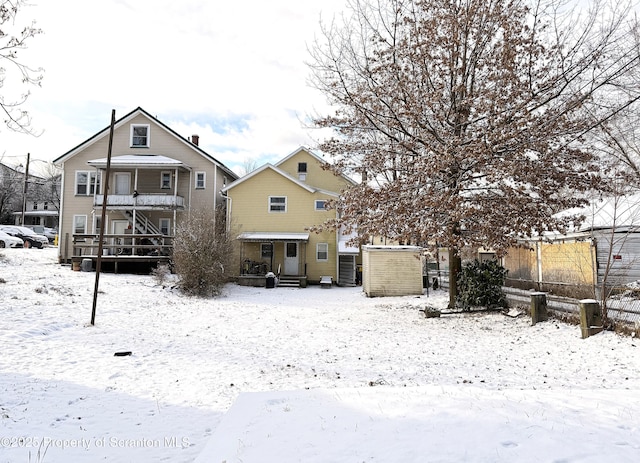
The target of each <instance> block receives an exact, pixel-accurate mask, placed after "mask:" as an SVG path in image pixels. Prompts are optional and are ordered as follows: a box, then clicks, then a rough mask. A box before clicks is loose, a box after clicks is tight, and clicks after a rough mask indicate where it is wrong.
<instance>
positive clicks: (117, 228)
mask: <svg viewBox="0 0 640 463" xmlns="http://www.w3.org/2000/svg"><path fill="white" fill-rule="evenodd" d="M128 227H129V221H128V220H112V221H111V233H112V234H114V235H122V234H124V233H125V230H126V229H127V228H128ZM111 244H112V245H113V246H114V247H112V248H111V253H112V254H122V248H119V247H118V246H121V245H123V244H124V240H123V239H122V238H113V242H112V243H111Z"/></svg>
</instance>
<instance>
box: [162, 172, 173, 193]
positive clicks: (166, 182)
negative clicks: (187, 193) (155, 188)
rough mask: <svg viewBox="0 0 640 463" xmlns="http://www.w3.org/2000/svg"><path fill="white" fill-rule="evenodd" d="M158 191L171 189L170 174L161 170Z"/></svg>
mask: <svg viewBox="0 0 640 463" xmlns="http://www.w3.org/2000/svg"><path fill="white" fill-rule="evenodd" d="M160 189H161V190H170V189H171V172H170V171H168V170H163V171H162V172H160Z"/></svg>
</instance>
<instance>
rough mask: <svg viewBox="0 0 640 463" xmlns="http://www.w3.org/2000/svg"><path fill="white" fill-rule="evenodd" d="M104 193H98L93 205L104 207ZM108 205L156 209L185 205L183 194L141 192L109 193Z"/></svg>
mask: <svg viewBox="0 0 640 463" xmlns="http://www.w3.org/2000/svg"><path fill="white" fill-rule="evenodd" d="M103 202H104V195H96V196H95V197H94V201H93V205H94V206H95V207H102V204H103ZM107 207H112V208H122V209H131V208H156V209H179V208H183V207H184V198H183V197H182V196H173V195H166V194H162V193H159V194H139V195H136V196H134V195H107Z"/></svg>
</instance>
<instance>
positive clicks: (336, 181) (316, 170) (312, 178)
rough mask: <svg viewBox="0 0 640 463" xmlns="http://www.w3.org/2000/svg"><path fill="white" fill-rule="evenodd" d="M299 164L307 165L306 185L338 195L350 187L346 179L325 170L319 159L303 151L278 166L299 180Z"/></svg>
mask: <svg viewBox="0 0 640 463" xmlns="http://www.w3.org/2000/svg"><path fill="white" fill-rule="evenodd" d="M299 162H306V163H307V178H306V180H305V181H304V183H307V184H309V185H313V186H314V187H316V188H322V189H323V190H328V191H333V192H336V193H339V192H341V191H342V190H343V189H345V188H346V187H348V186H349V185H350V183H349V182H348V181H347V180H346V179H345V178H344V177H341V176H336V175H335V174H333V173H332V172H331V171H329V170H324V169H323V168H322V166H321V164H320V162H318V159H317V158H316V157H315V156H312V155H311V154H309V153H308V152H307V151H305V150H303V149H301V150H299V151H298V152H297V153H296V154H295V155H293V156H291V157H290V158H287V159H286V160H284V161H282V162H281V163H278V164H277V166H278V168H279V169H281V170H283V171H285V172H286V173H288V174H289V175H291V176H292V177H294V178H296V179H297V178H298V163H299Z"/></svg>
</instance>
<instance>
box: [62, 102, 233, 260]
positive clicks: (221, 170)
mask: <svg viewBox="0 0 640 463" xmlns="http://www.w3.org/2000/svg"><path fill="white" fill-rule="evenodd" d="M109 141H110V127H107V128H105V129H104V130H102V131H100V132H98V133H97V134H95V135H94V136H92V137H91V138H89V139H88V140H86V141H84V142H82V143H81V144H80V145H78V146H76V147H75V148H73V149H71V150H70V151H68V152H67V153H65V154H63V155H62V156H60V157H59V158H58V159H56V160H55V161H54V163H55V164H56V165H58V166H60V167H62V169H63V177H62V200H61V206H60V224H59V249H60V251H59V257H60V261H61V262H69V261H71V260H74V259H77V258H78V256H79V255H80V253H81V252H82V249H80V248H78V246H77V241H78V239H77V237H78V236H82V235H89V234H98V233H99V232H100V229H101V227H102V224H101V216H102V205H103V202H104V198H105V196H104V191H103V186H104V183H105V178H106V177H105V172H106V169H107V157H108V152H109ZM198 142H199V137H198V136H196V135H193V136H192V137H191V138H190V139H187V138H184V137H182V136H180V135H179V134H177V133H176V132H175V131H173V130H172V129H171V128H169V127H168V126H167V125H165V124H163V123H162V122H161V121H159V120H158V119H156V118H155V117H153V116H151V115H150V114H149V113H148V112H146V111H145V110H143V109H142V108H136V109H135V110H133V111H131V112H130V113H129V114H127V115H125V116H123V117H122V118H120V119H119V120H117V121H116V123H115V125H114V132H113V142H112V148H111V160H110V166H109V179H108V184H109V191H108V192H107V207H106V217H105V223H104V227H105V228H104V233H105V234H113V235H118V234H124V233H131V234H134V235H138V234H139V235H148V238H149V239H151V240H152V241H153V242H154V243H157V242H158V241H160V240H163V241H164V238H165V237H169V238H170V237H171V236H172V235H174V233H175V226H176V223H177V222H179V221H180V219H181V217H182V215H183V214H185V213H187V212H188V211H189V210H190V209H195V208H211V209H214V208H216V207H217V206H218V205H225V204H226V201H225V198H224V197H223V196H222V194H221V192H220V190H221V189H222V188H224V187H225V186H226V184H227V183H231V182H232V181H234V180H236V179H237V178H238V176H237V175H236V174H234V173H233V172H232V171H231V170H230V169H229V168H227V167H226V166H225V165H224V164H222V163H221V162H219V161H217V160H216V159H215V158H213V157H212V156H211V155H209V154H208V153H206V152H205V151H203V150H202V149H201V148H200V147H199V146H198ZM74 237H75V238H74ZM82 240H84V238H82V239H81V241H82ZM114 240H115V238H114ZM86 241H89V238H87V239H86ZM105 246H107V249H103V254H104V255H105V256H109V255H113V254H115V253H116V252H115V250H116V249H119V251H118V253H122V249H123V248H115V247H113V243H105ZM110 246H111V247H110ZM132 251H133V252H132ZM145 251H146V249H145V248H139V249H137V248H135V247H134V248H131V249H129V252H127V253H123V254H129V255H131V257H134V256H135V255H138V256H140V255H141V254H145ZM95 253H96V249H95V247H93V248H85V249H84V254H83V255H87V254H88V255H91V254H95ZM114 259H115V258H114Z"/></svg>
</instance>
